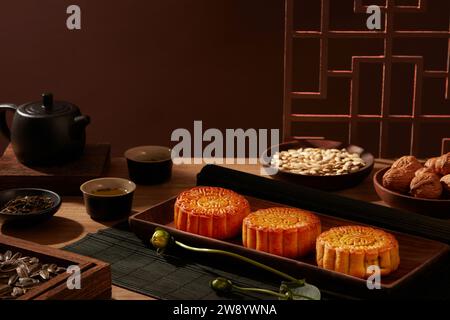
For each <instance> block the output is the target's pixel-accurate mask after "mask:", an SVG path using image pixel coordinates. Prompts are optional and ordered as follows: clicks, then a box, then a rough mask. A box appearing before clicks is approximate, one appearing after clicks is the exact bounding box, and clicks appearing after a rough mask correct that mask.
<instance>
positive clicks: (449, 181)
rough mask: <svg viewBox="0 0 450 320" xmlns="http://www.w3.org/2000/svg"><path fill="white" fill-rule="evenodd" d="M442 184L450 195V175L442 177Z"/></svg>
mask: <svg viewBox="0 0 450 320" xmlns="http://www.w3.org/2000/svg"><path fill="white" fill-rule="evenodd" d="M441 184H442V187H443V188H444V190H446V191H447V192H448V193H450V174H448V175H446V176H444V177H442V179H441Z"/></svg>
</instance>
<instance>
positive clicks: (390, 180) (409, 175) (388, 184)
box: [383, 168, 415, 193]
mask: <svg viewBox="0 0 450 320" xmlns="http://www.w3.org/2000/svg"><path fill="white" fill-rule="evenodd" d="M414 173H415V172H413V171H406V170H403V169H395V168H391V169H389V170H388V171H386V173H385V174H384V176H383V186H384V187H385V188H388V189H389V190H392V191H397V192H401V193H406V192H408V191H409V186H410V184H411V181H412V179H413V178H414Z"/></svg>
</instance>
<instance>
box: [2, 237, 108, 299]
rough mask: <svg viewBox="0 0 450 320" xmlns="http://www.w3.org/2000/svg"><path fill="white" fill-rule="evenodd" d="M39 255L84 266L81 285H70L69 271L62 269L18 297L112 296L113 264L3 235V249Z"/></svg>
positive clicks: (42, 259) (45, 259)
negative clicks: (76, 287) (70, 286)
mask: <svg viewBox="0 0 450 320" xmlns="http://www.w3.org/2000/svg"><path fill="white" fill-rule="evenodd" d="M6 250H11V251H12V252H13V253H15V252H18V251H19V252H21V253H22V255H26V256H30V257H36V258H38V259H39V260H40V262H43V263H56V264H57V265H58V266H63V267H68V266H70V265H78V266H79V268H80V270H81V289H79V290H77V289H73V290H70V289H69V288H68V287H67V279H68V278H69V277H70V274H69V273H62V274H59V275H58V276H56V277H54V278H53V279H50V280H48V281H47V282H44V283H42V284H40V285H39V286H37V287H34V288H33V289H31V290H30V291H28V292H27V293H26V294H24V295H23V296H21V297H19V298H18V299H17V300H88V299H110V298H111V268H110V266H109V264H107V263H104V262H102V261H99V260H95V259H92V258H88V257H83V256H80V255H78V254H75V253H71V252H67V251H63V250H59V249H54V248H51V247H46V246H42V245H38V244H35V243H32V242H28V241H24V240H21V239H17V238H12V237H8V236H3V235H1V236H0V252H2V253H4V252H5V251H6Z"/></svg>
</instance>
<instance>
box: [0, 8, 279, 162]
mask: <svg viewBox="0 0 450 320" xmlns="http://www.w3.org/2000/svg"><path fill="white" fill-rule="evenodd" d="M70 4H78V5H80V6H81V9H82V30H81V31H69V30H67V28H66V23H65V21H66V17H67V15H66V13H65V12H66V8H67V6H68V5H70ZM283 17H284V13H283V1H280V0H264V1H261V0H245V1H243V0H120V1H119V0H117V1H111V0H95V1H92V0H90V1H87V0H73V1H66V0H58V1H56V0H15V1H1V2H0V44H1V50H0V63H1V66H0V70H1V77H0V88H1V89H0V101H1V102H13V103H22V102H27V101H30V100H36V98H38V97H39V94H40V93H41V92H43V91H52V92H53V93H54V94H55V95H56V97H57V98H63V99H66V100H69V101H72V102H74V103H76V104H78V105H79V106H80V108H81V109H82V111H83V112H84V113H86V114H89V115H90V116H91V117H92V120H93V122H92V125H91V126H90V127H89V130H88V135H89V140H90V141H93V142H105V141H107V142H111V143H112V144H113V152H114V154H116V155H117V154H121V153H122V152H123V150H124V149H126V148H128V147H131V146H135V145H140V144H163V145H167V144H169V141H170V134H171V132H172V131H173V130H174V129H176V128H179V127H183V128H192V125H193V121H194V120H203V122H204V126H205V127H217V128H239V127H243V128H249V127H253V128H281V126H282V93H283V87H282V85H283V74H282V71H283V70H282V69H283V68H282V66H283ZM4 146H5V141H4V140H3V139H1V140H0V147H1V148H0V150H1V149H2V148H4Z"/></svg>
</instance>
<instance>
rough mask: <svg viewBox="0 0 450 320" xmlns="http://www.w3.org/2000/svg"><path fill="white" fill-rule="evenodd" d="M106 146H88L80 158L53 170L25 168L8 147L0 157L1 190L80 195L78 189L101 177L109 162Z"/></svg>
mask: <svg viewBox="0 0 450 320" xmlns="http://www.w3.org/2000/svg"><path fill="white" fill-rule="evenodd" d="M110 152H111V146H110V145H109V144H92V145H87V146H86V149H85V151H84V154H83V156H82V157H81V158H80V159H78V160H75V161H73V162H69V163H67V164H64V165H60V166H52V167H27V166H25V165H23V164H22V163H20V162H19V161H18V160H17V159H16V156H15V155H14V151H13V149H12V147H11V145H9V146H8V148H7V149H6V151H5V153H4V154H3V156H2V157H1V158H0V190H4V189H14V188H44V189H49V190H52V191H54V192H56V193H59V194H60V195H81V192H80V186H81V185H82V184H83V183H84V182H86V181H88V180H91V179H95V178H100V177H102V176H103V175H104V173H105V172H106V169H107V167H108V165H109V161H110Z"/></svg>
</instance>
